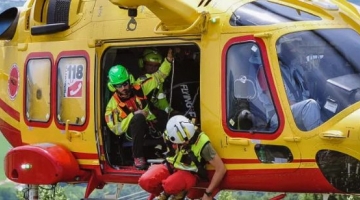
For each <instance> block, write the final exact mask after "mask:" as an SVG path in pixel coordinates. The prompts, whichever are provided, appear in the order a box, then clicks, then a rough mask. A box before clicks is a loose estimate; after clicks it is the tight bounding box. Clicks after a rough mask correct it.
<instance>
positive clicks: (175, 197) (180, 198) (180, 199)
mask: <svg viewBox="0 0 360 200" xmlns="http://www.w3.org/2000/svg"><path fill="white" fill-rule="evenodd" d="M185 196H186V191H181V192H179V193H177V194H175V195H173V198H172V199H171V200H183V199H184V198H185Z"/></svg>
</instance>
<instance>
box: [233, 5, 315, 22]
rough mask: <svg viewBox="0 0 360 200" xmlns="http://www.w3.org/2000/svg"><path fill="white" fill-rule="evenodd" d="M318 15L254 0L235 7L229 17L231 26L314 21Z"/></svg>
mask: <svg viewBox="0 0 360 200" xmlns="http://www.w3.org/2000/svg"><path fill="white" fill-rule="evenodd" d="M314 20H321V18H320V17H318V16H315V15H312V14H310V13H308V12H305V11H302V10H299V9H295V8H291V7H288V6H285V5H281V4H277V3H273V2H271V1H254V2H251V3H248V4H245V5H243V6H240V7H239V8H237V9H236V10H235V11H234V12H233V14H232V15H231V18H230V25H232V26H258V25H271V24H277V23H282V22H292V21H314Z"/></svg>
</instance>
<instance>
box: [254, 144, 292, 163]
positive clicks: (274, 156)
mask: <svg viewBox="0 0 360 200" xmlns="http://www.w3.org/2000/svg"><path fill="white" fill-rule="evenodd" d="M254 148H255V153H256V155H257V157H258V159H259V161H260V162H262V163H289V162H292V161H293V155H292V153H291V151H290V149H289V148H288V147H286V146H279V145H267V144H256V145H255V147H254Z"/></svg>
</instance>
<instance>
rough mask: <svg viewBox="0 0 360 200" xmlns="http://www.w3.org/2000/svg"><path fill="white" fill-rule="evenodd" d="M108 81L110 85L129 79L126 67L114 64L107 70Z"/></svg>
mask: <svg viewBox="0 0 360 200" xmlns="http://www.w3.org/2000/svg"><path fill="white" fill-rule="evenodd" d="M108 77H109V83H111V84H112V85H116V84H120V83H124V82H125V81H127V80H129V78H130V75H129V72H128V71H127V70H126V68H125V67H124V66H122V65H115V66H113V67H111V68H110V70H109V75H108Z"/></svg>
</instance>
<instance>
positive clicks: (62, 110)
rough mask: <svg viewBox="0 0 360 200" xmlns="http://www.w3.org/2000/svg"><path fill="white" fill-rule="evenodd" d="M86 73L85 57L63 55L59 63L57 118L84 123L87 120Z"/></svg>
mask: <svg viewBox="0 0 360 200" xmlns="http://www.w3.org/2000/svg"><path fill="white" fill-rule="evenodd" d="M86 74H87V62H86V58H84V57H68V58H66V57H63V58H61V59H60V60H59V63H58V79H57V81H58V87H57V120H58V121H59V123H61V124H64V123H66V121H67V120H69V124H72V125H82V124H84V122H85V120H86V81H87V80H86Z"/></svg>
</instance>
